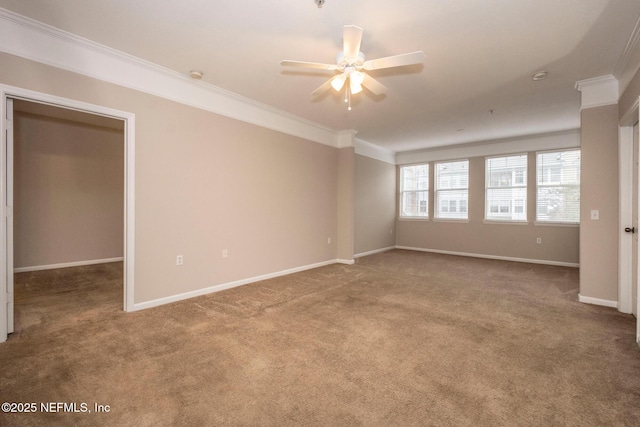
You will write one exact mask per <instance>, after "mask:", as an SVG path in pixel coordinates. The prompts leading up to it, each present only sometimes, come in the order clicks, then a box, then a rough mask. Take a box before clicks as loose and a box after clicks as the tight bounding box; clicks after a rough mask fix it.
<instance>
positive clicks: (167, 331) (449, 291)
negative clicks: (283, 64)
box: [0, 250, 640, 426]
mask: <svg viewBox="0 0 640 427" xmlns="http://www.w3.org/2000/svg"><path fill="white" fill-rule="evenodd" d="M121 269H122V266H121V264H110V265H103V266H97V267H81V268H78V269H75V268H73V269H62V270H55V271H52V272H37V273H23V274H19V275H17V285H16V310H17V318H18V324H17V332H16V333H15V334H13V335H12V336H11V337H10V339H9V340H8V341H7V342H6V343H4V344H0V366H2V372H1V374H0V401H2V402H5V401H7V402H22V403H27V402H34V403H37V405H38V413H35V414H11V413H10V414H0V425H12V426H19V425H56V424H57V425H132V426H156V425H185V426H187V425H212V426H213V425H231V426H236V425H238V426H247V425H251V426H262V425H269V426H272V425H273V426H282V425H295V426H300V425H318V426H319V425H322V426H329V425H334V426H341V425H348V426H353V425H381V426H389V425H397V426H411V425H416V426H418V425H420V426H424V425H433V426H446V425H452V426H485V425H486V426H497V425H507V426H534V425H535V426H564V425H572V426H573V425H575V426H604V425H607V426H617V425H621V426H622V425H628V426H637V425H640V351H639V349H638V346H637V344H636V343H635V341H634V336H635V319H634V318H633V317H632V316H630V315H624V314H621V313H619V312H618V311H616V310H615V309H610V308H604V307H597V306H591V305H585V304H580V303H578V302H577V292H578V270H576V269H572V268H563V267H551V266H542V265H531V264H522V263H510V262H502V261H491V260H481V259H473V258H462V257H452V256H445V255H435V254H426V253H417V252H409V251H400V250H394V251H389V252H386V253H382V254H377V255H373V256H369V257H365V258H360V259H358V260H357V262H356V264H355V265H351V266H346V265H332V266H327V267H323V268H319V269H315V270H310V271H306V272H302V273H298V274H294V275H290V276H286V277H282V278H277V279H273V280H267V281H263V282H259V283H255V284H251V285H246V286H243V287H239V288H235V289H231V290H227V291H224V292H219V293H216V294H212V295H208V296H204V297H199V298H195V299H191V300H188V301H183V302H179V303H175V304H171V305H167V306H163V307H158V308H154V309H149V310H145V311H141V312H136V313H128V314H127V313H123V312H121V311H120V310H121V306H122V289H121V286H122V284H121V280H122V279H121ZM92 270H95V271H93V273H94V274H90V275H87V273H92ZM87 277H93V279H91V280H90V281H87V279H86V278H87ZM52 279H53V280H54V281H55V283H53V285H52V286H54V287H55V291H52V292H50V291H47V290H46V289H47V287H49V288H50V286H45V285H44V284H43V281H47V280H48V281H50V280H52ZM85 289H86V290H85ZM45 294H46V295H45ZM41 402H66V403H71V402H75V403H76V405H77V407H78V410H83V408H84V407H83V406H82V403H86V404H87V409H89V410H91V413H49V414H43V413H42V411H41V407H40V403H41ZM95 403H98V404H103V405H109V408H110V412H109V413H95V411H94V404H95Z"/></svg>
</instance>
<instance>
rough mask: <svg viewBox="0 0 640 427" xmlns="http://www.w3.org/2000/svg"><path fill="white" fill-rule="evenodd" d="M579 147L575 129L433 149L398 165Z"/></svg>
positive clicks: (401, 158) (399, 159)
mask: <svg viewBox="0 0 640 427" xmlns="http://www.w3.org/2000/svg"><path fill="white" fill-rule="evenodd" d="M576 147H580V130H579V129H572V130H568V131H562V132H551V133H544V134H538V135H528V136H523V137H519V138H506V139H500V140H494V141H487V142H481V143H474V144H468V145H461V146H456V147H442V148H431V149H428V150H421V151H412V152H404V153H397V154H396V163H397V164H398V165H407V164H412V163H420V162H432V161H440V160H450V159H459V158H470V157H484V156H497V155H503V154H511V153H523V152H528V151H544V150H556V149H562V148H576Z"/></svg>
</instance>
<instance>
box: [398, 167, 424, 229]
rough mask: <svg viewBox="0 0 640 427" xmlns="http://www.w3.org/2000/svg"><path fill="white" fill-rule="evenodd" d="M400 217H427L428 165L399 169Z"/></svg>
mask: <svg viewBox="0 0 640 427" xmlns="http://www.w3.org/2000/svg"><path fill="white" fill-rule="evenodd" d="M400 217H401V218H428V217H429V164H424V165H413V166H402V167H401V168H400Z"/></svg>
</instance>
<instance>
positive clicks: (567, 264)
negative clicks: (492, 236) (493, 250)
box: [396, 246, 580, 268]
mask: <svg viewBox="0 0 640 427" xmlns="http://www.w3.org/2000/svg"><path fill="white" fill-rule="evenodd" d="M396 249H404V250H408V251H420V252H430V253H435V254H443V255H456V256H466V257H472V258H485V259H496V260H500V261H513V262H524V263H529V264H544V265H555V266H558V267H574V268H579V267H580V264H577V263H572V262H561V261H550V260H546V259H530V258H514V257H507V256H500V255H486V254H474V253H468V252H454V251H442V250H439V249H425V248H414V247H410V246H396Z"/></svg>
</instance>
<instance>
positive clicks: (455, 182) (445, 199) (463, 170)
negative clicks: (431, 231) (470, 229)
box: [435, 160, 469, 219]
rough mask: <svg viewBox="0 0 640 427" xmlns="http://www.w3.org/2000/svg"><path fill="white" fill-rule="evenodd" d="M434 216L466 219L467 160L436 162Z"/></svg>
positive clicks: (467, 190) (467, 198) (467, 195)
mask: <svg viewBox="0 0 640 427" xmlns="http://www.w3.org/2000/svg"><path fill="white" fill-rule="evenodd" d="M435 173H436V176H435V187H436V192H435V205H436V206H435V217H436V218H446V219H467V205H468V200H469V161H468V160H459V161H455V162H443V163H436V170H435Z"/></svg>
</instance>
